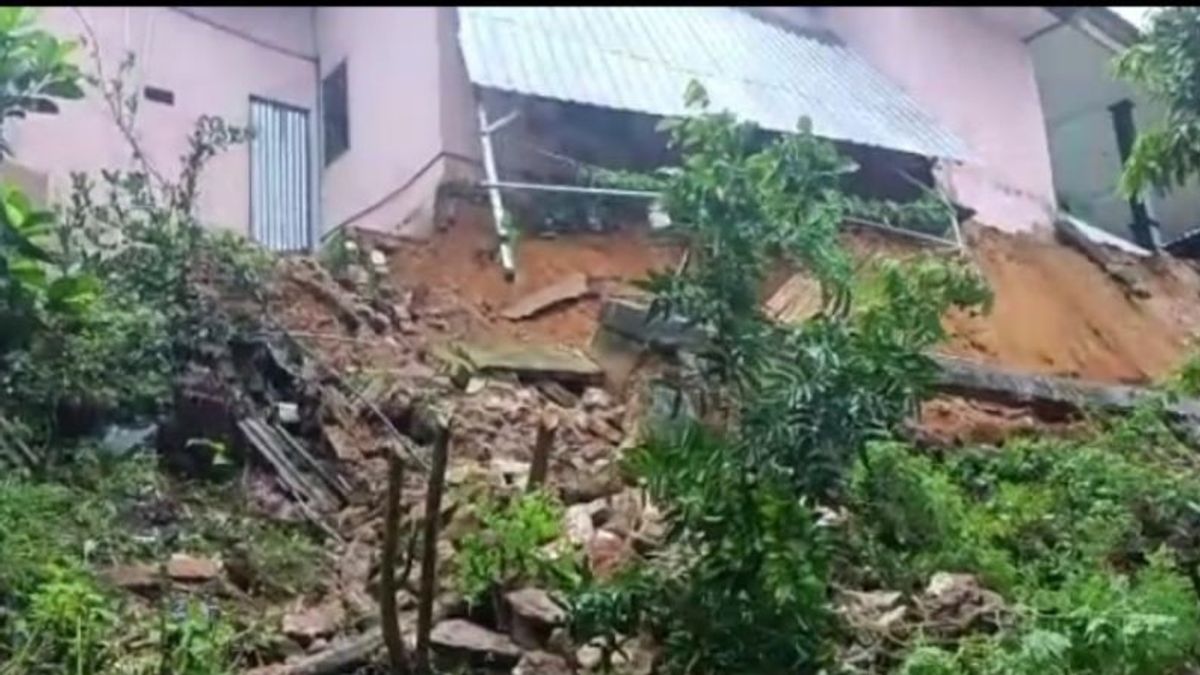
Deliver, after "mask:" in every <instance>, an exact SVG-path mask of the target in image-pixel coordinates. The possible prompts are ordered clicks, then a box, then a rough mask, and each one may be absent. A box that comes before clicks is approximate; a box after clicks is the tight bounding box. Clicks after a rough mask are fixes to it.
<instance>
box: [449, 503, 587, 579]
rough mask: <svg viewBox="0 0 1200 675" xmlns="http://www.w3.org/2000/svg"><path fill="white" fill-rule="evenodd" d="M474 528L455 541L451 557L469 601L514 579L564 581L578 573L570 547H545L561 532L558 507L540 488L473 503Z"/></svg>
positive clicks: (561, 512)
mask: <svg viewBox="0 0 1200 675" xmlns="http://www.w3.org/2000/svg"><path fill="white" fill-rule="evenodd" d="M475 516H476V517H477V518H478V520H479V525H480V527H479V529H477V530H475V531H472V532H470V533H469V534H467V536H465V537H464V538H463V539H462V541H461V542H460V543H459V550H458V553H457V555H456V557H455V566H456V568H457V570H458V586H459V589H460V590H461V591H462V594H463V595H464V596H465V597H466V598H467V599H468V600H469V601H471V602H478V601H479V600H480V599H482V598H483V597H484V596H485V594H486V593H487V592H488V591H490V590H492V589H494V588H496V587H505V586H508V585H509V584H511V583H514V582H516V581H518V580H524V581H529V582H542V583H546V584H549V585H550V586H551V587H561V586H569V585H572V584H574V583H575V582H576V581H577V578H578V576H577V575H578V572H577V568H576V561H575V560H574V558H573V557H572V555H571V554H570V553H569V552H566V551H555V552H550V551H546V550H544V546H545V545H546V544H547V543H549V542H551V541H552V540H554V539H555V538H557V537H558V536H559V534H560V533H561V531H562V516H563V511H562V507H561V506H560V505H559V504H558V503H557V502H556V501H555V500H554V499H553V498H552V497H550V496H549V495H547V494H546V493H544V492H529V493H525V494H521V495H519V496H516V497H514V498H512V499H510V500H509V501H507V502H506V503H499V502H497V501H496V500H495V498H491V497H487V498H485V499H484V501H483V502H482V503H480V504H478V505H477V506H476V507H475Z"/></svg>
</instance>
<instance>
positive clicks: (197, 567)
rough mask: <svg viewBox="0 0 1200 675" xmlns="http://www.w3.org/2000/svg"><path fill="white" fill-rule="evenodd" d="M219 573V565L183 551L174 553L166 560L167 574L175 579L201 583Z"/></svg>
mask: <svg viewBox="0 0 1200 675" xmlns="http://www.w3.org/2000/svg"><path fill="white" fill-rule="evenodd" d="M218 574H220V567H219V566H218V565H217V563H216V562H214V561H213V560H210V559H208V558H194V557H192V556H190V555H187V554H185V553H174V554H172V555H171V559H170V560H169V561H167V576H169V577H171V578H172V579H174V580H175V581H183V582H189V583H201V582H205V581H211V580H212V579H215V578H216V577H217V575H218Z"/></svg>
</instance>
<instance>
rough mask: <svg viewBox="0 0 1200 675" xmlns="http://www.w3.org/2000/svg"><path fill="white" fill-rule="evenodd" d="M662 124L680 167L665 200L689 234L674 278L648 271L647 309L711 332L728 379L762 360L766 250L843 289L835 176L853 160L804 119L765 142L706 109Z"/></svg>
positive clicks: (714, 354)
mask: <svg viewBox="0 0 1200 675" xmlns="http://www.w3.org/2000/svg"><path fill="white" fill-rule="evenodd" d="M689 103H690V104H692V105H696V106H697V107H698V110H699V112H700V113H701V114H697V115H692V116H689V117H685V118H681V119H677V120H671V121H669V122H668V123H667V124H666V128H667V129H669V131H670V139H671V140H670V142H671V145H672V147H673V148H676V149H678V150H679V151H680V152H681V153H682V157H683V159H682V166H681V167H680V168H679V169H677V170H674V171H671V172H667V173H666V176H667V178H666V181H665V184H664V187H663V204H664V207H665V208H666V210H667V212H668V213H669V214H670V216H671V220H672V222H675V223H679V226H680V228H681V229H682V231H683V233H684V234H685V236H687V238H688V240H689V250H690V251H691V255H692V259H691V261H690V264H689V265H688V266H687V268H686V269H684V270H683V271H682V272H681V273H679V274H656V275H653V276H651V278H650V280H649V282H648V288H649V289H650V290H651V291H653V292H654V293H655V294H656V299H655V305H654V308H653V311H654V312H656V313H659V312H661V313H676V314H679V315H681V316H684V317H687V318H688V320H690V321H692V322H695V323H696V324H697V325H700V326H703V327H705V328H707V329H709V330H710V331H711V334H712V336H713V345H712V348H711V349H710V350H709V351H708V352H707V353H706V354H705V356H706V357H707V360H708V361H709V362H710V363H711V364H712V366H713V370H714V373H715V375H716V376H717V377H718V378H719V379H723V380H727V379H730V378H732V377H734V375H735V374H737V373H739V372H741V371H742V370H743V369H745V368H749V367H753V364H755V363H756V362H757V360H758V359H760V358H761V357H762V353H761V352H759V351H758V350H757V349H756V347H758V346H761V345H762V344H763V341H762V340H759V339H755V336H756V335H758V334H760V333H761V331H762V330H763V325H764V321H763V318H762V313H761V310H760V309H759V302H758V300H759V293H760V290H761V287H762V283H763V280H764V275H765V273H766V266H767V262H768V260H769V257H770V256H781V257H782V258H783V259H784V260H786V261H789V262H793V263H795V264H798V265H801V266H803V267H806V268H808V269H811V270H812V271H813V272H814V274H815V275H816V276H817V278H818V279H819V280H820V282H821V284H822V287H823V288H824V289H826V290H827V295H835V294H839V293H842V292H844V291H845V288H846V286H847V284H848V281H849V274H850V264H849V258H848V257H847V255H846V254H845V252H844V251H843V250H842V249H841V248H840V246H839V245H838V242H837V230H838V227H839V226H840V224H841V220H842V216H843V210H842V204H841V201H840V200H839V199H838V195H839V192H838V189H839V188H838V186H839V181H840V179H841V177H842V176H843V175H845V174H846V173H847V172H850V171H853V169H854V167H853V164H852V163H850V162H848V161H847V160H845V159H844V158H842V157H841V156H839V155H838V153H837V151H836V149H834V147H833V145H832V144H831V143H829V142H828V141H824V140H822V139H818V138H817V137H815V136H813V135H812V133H811V131H810V130H809V129H808V128H807V127H808V124H807V121H806V120H805V121H803V122H802V124H801V125H800V129H799V130H798V133H796V134H790V135H786V136H781V137H779V138H777V139H776V140H774V141H772V142H769V143H767V144H766V145H765V147H764V146H763V144H762V142H761V135H760V132H759V130H758V128H757V127H756V126H755V125H753V124H751V123H747V122H739V121H737V120H736V119H734V117H733V116H732V115H730V114H728V113H721V114H713V113H708V112H706V111H705V109H706V108H707V99H706V96H705V94H704V93H703V91H701V90H699V89H698V88H696V89H694V90H693V91H692V92H691V100H690V101H689Z"/></svg>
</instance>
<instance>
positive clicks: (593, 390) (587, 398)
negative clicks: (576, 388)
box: [579, 387, 613, 411]
mask: <svg viewBox="0 0 1200 675" xmlns="http://www.w3.org/2000/svg"><path fill="white" fill-rule="evenodd" d="M579 400H580V402H581V403H582V404H583V408H584V410H588V411H594V410H598V409H601V408H610V407H612V404H613V399H612V395H610V394H609V393H608V392H607V391H604V390H603V389H600V388H599V387H588V388H587V390H585V391H584V392H583V397H582V398H580V399H579Z"/></svg>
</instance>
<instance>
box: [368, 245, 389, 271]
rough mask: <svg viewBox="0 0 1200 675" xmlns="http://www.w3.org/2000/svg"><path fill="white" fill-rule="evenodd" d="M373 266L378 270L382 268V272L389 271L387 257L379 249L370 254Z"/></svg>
mask: <svg viewBox="0 0 1200 675" xmlns="http://www.w3.org/2000/svg"><path fill="white" fill-rule="evenodd" d="M370 258H371V265H372V266H374V267H376V268H382V270H381V271H386V270H387V256H386V255H384V254H383V251H380V250H379V249H372V250H371V253H370Z"/></svg>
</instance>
